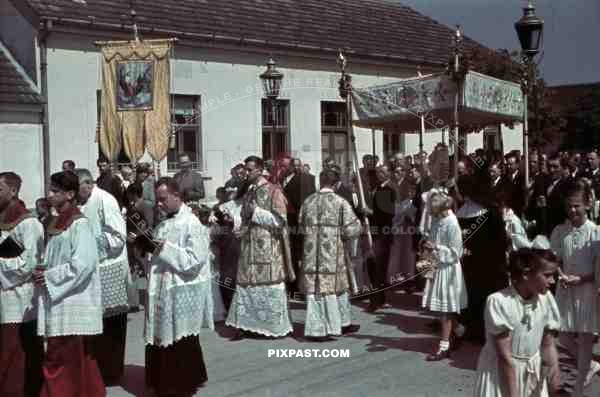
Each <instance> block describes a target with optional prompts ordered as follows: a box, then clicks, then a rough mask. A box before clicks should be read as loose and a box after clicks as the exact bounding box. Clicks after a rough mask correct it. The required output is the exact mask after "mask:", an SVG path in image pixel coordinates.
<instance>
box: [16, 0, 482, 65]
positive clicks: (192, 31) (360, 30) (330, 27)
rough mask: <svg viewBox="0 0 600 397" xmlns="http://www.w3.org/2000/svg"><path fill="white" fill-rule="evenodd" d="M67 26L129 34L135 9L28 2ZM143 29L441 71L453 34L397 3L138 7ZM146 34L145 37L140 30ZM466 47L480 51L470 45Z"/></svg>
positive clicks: (223, 1)
mask: <svg viewBox="0 0 600 397" xmlns="http://www.w3.org/2000/svg"><path fill="white" fill-rule="evenodd" d="M27 1H28V2H29V3H30V5H31V6H32V7H33V8H34V9H35V10H36V12H37V13H38V14H39V15H40V16H41V17H50V18H57V20H56V23H57V24H61V23H65V24H80V25H81V24H88V23H89V22H92V21H93V22H94V23H95V25H91V26H92V28H94V26H95V28H96V29H103V28H104V29H108V28H109V25H114V26H113V27H115V28H120V29H123V25H126V28H127V29H128V34H131V33H130V32H131V18H130V7H131V3H132V2H131V1H124V0H27ZM133 3H134V8H135V10H136V13H137V22H138V25H139V26H140V28H141V29H154V31H155V33H159V34H162V35H171V36H173V35H174V36H176V37H179V38H181V39H183V38H185V39H192V40H202V41H205V42H206V41H207V40H233V41H236V42H240V41H241V40H243V43H245V44H246V45H267V46H281V47H285V48H290V49H291V48H297V49H299V50H319V51H337V50H338V49H339V48H348V49H350V52H351V53H352V54H353V56H356V55H360V56H364V57H367V58H387V59H388V60H390V61H396V62H400V63H401V62H408V63H415V64H423V65H431V66H436V67H437V66H442V65H445V64H446V63H447V61H448V56H449V51H450V44H451V39H452V34H453V29H451V28H449V27H447V26H445V25H442V24H440V23H438V22H436V21H434V20H433V19H431V18H429V17H427V16H424V15H422V14H419V13H418V12H416V11H414V10H413V9H411V8H409V7H406V6H403V5H402V4H400V3H398V2H397V1H393V0H328V1H323V0H143V1H134V2H133ZM142 32H144V30H142ZM465 44H466V45H467V46H480V45H479V44H478V43H476V42H474V41H473V40H470V39H468V38H465Z"/></svg>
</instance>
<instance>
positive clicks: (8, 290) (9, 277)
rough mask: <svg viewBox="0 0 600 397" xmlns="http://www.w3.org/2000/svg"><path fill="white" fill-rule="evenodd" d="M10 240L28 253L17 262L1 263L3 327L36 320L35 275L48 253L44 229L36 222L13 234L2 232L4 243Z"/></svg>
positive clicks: (20, 226) (17, 228)
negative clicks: (43, 254)
mask: <svg viewBox="0 0 600 397" xmlns="http://www.w3.org/2000/svg"><path fill="white" fill-rule="evenodd" d="M8 236H11V237H12V238H14V239H15V240H16V241H18V242H20V243H21V244H22V245H23V247H24V249H25V250H24V252H23V253H22V254H21V256H19V257H17V258H2V259H0V324H10V323H21V322H28V321H31V320H34V319H35V316H36V315H37V314H36V307H35V305H34V301H33V291H34V285H33V280H32V278H31V273H32V271H33V269H34V268H35V267H36V266H37V265H38V263H39V261H40V258H41V256H42V253H43V251H44V228H43V226H42V224H41V223H40V222H39V221H38V220H37V219H36V218H28V219H24V220H23V221H21V222H20V223H19V224H18V225H17V226H15V227H14V228H13V229H12V230H10V231H0V243H1V242H2V241H4V239H6V238H7V237H8Z"/></svg>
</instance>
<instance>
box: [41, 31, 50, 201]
mask: <svg viewBox="0 0 600 397" xmlns="http://www.w3.org/2000/svg"><path fill="white" fill-rule="evenodd" d="M51 28H52V22H50V21H47V20H46V21H44V22H42V28H41V30H40V71H41V76H40V82H41V88H42V97H43V98H44V104H43V106H42V156H43V168H44V192H45V195H46V196H47V195H48V190H49V188H50V122H49V117H48V36H49V35H50V29H51Z"/></svg>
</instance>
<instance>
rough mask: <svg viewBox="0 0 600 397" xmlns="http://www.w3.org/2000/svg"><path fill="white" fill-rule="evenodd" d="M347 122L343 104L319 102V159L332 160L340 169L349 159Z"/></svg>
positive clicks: (344, 104) (343, 167) (345, 165)
mask: <svg viewBox="0 0 600 397" xmlns="http://www.w3.org/2000/svg"><path fill="white" fill-rule="evenodd" d="M347 122H348V117H347V113H346V103H345V102H332V101H322V102H321V157H322V160H323V161H325V160H327V159H334V160H335V162H336V164H338V165H339V166H340V167H341V168H342V169H346V168H345V167H347V165H348V164H347V163H348V161H349V159H350V157H349V156H348V154H349V153H348V125H347Z"/></svg>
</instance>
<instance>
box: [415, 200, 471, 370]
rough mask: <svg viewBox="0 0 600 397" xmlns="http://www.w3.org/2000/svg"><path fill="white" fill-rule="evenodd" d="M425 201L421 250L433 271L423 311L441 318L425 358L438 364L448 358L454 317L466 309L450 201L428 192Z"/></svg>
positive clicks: (457, 233) (457, 235)
mask: <svg viewBox="0 0 600 397" xmlns="http://www.w3.org/2000/svg"><path fill="white" fill-rule="evenodd" d="M427 201H428V207H429V212H430V214H431V216H432V220H431V229H430V230H429V233H428V237H427V239H426V240H425V241H424V242H423V243H422V244H421V250H422V251H423V252H425V253H426V255H429V256H430V258H431V260H432V262H433V263H434V265H435V268H436V270H435V272H434V275H433V278H432V279H428V280H427V284H426V285H425V293H424V295H423V307H424V308H427V309H429V310H430V311H432V312H436V313H440V314H441V315H442V316H441V321H440V322H441V325H442V333H441V340H440V343H439V347H438V348H437V349H436V350H435V351H434V352H433V353H431V354H430V355H429V356H427V361H439V360H443V359H445V358H448V357H449V356H450V336H451V334H452V329H453V325H454V326H455V328H456V325H457V314H458V313H460V312H461V310H463V309H465V308H466V307H467V289H466V286H465V280H464V278H463V273H462V267H461V264H460V257H461V256H462V243H463V241H462V232H461V229H460V225H459V224H458V220H457V219H456V215H454V213H453V212H452V210H451V209H450V208H451V207H452V199H451V198H450V197H448V196H447V195H446V194H445V193H443V192H438V191H432V192H431V193H430V194H429V197H428V200H427Z"/></svg>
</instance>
